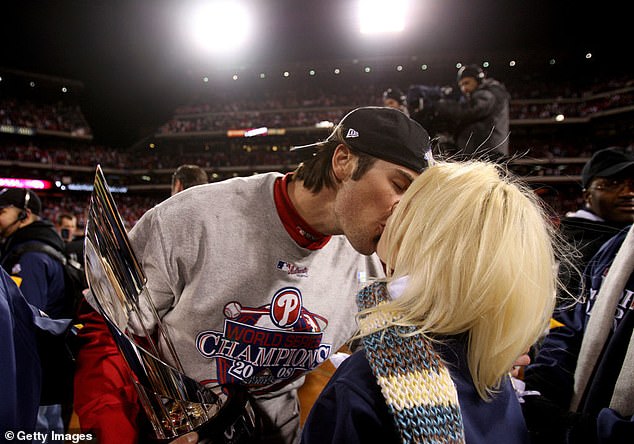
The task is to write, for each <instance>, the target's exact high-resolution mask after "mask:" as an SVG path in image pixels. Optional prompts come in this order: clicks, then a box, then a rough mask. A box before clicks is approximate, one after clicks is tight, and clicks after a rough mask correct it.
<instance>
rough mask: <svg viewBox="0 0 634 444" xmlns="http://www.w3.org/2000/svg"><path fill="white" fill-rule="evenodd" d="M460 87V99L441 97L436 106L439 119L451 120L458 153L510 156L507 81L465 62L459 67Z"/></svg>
mask: <svg viewBox="0 0 634 444" xmlns="http://www.w3.org/2000/svg"><path fill="white" fill-rule="evenodd" d="M458 86H459V87H460V90H461V91H462V94H463V97H462V98H461V100H459V101H455V100H450V99H446V100H445V99H441V100H439V101H438V102H435V103H434V104H433V107H434V111H435V113H436V115H437V117H438V118H439V119H441V120H448V121H451V122H452V126H453V127H454V139H455V140H454V143H455V144H456V146H457V148H458V149H459V150H460V151H459V153H461V154H464V155H466V156H467V157H474V156H476V157H483V156H484V157H489V158H492V159H496V158H499V157H500V156H502V155H504V156H506V155H508V153H509V102H510V95H509V93H508V92H507V90H506V87H505V86H504V84H502V83H501V82H499V81H498V80H496V79H493V78H488V77H487V76H486V74H485V72H484V71H483V70H482V68H481V67H480V66H478V65H465V66H463V67H462V68H460V70H458Z"/></svg>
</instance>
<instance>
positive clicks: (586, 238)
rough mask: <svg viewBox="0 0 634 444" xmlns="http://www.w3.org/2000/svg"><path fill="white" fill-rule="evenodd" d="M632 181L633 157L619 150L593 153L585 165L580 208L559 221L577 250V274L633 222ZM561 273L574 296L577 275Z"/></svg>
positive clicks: (633, 186) (633, 197)
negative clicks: (578, 254) (610, 239)
mask: <svg viewBox="0 0 634 444" xmlns="http://www.w3.org/2000/svg"><path fill="white" fill-rule="evenodd" d="M633 178H634V155H633V154H632V153H631V152H628V151H627V150H626V149H625V148H622V147H618V146H612V147H609V148H604V149H602V150H599V151H596V152H595V153H594V154H593V155H592V157H591V158H590V160H589V161H588V162H587V163H586V164H585V165H584V167H583V170H582V171H581V185H582V187H583V194H582V196H583V207H582V208H580V209H578V210H577V211H574V212H570V213H568V214H566V216H565V217H563V218H562V219H561V222H560V229H561V232H562V234H563V235H564V236H565V238H566V239H567V240H568V241H569V242H571V243H572V244H573V246H574V247H575V248H576V249H577V250H579V253H580V257H579V258H578V261H577V266H578V268H579V270H580V271H583V268H584V267H585V266H586V264H587V263H588V261H589V260H590V258H591V257H592V256H594V254H595V253H596V252H597V251H598V249H599V247H600V246H601V245H603V243H604V242H606V241H607V240H608V239H609V238H611V237H612V236H614V235H616V234H617V233H618V232H619V231H620V230H621V229H622V228H623V227H625V226H626V225H628V224H631V223H632V222H634V185H633V184H632V180H633ZM563 271H564V272H565V273H566V275H564V276H565V277H564V279H565V280H566V281H567V287H568V291H570V292H571V293H572V294H575V295H576V293H577V290H578V286H579V279H578V278H577V277H576V276H577V275H578V273H576V272H569V271H567V270H563ZM568 274H569V276H568Z"/></svg>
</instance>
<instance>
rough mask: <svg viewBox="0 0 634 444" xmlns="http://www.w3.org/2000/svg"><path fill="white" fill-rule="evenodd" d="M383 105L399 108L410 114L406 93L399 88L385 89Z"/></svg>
mask: <svg viewBox="0 0 634 444" xmlns="http://www.w3.org/2000/svg"><path fill="white" fill-rule="evenodd" d="M383 106H387V107H388V108H394V109H398V110H400V111H402V112H404V113H405V114H406V115H407V116H409V111H408V110H407V100H406V96H405V93H404V92H403V91H401V90H400V89H399V88H388V89H386V90H385V91H383Z"/></svg>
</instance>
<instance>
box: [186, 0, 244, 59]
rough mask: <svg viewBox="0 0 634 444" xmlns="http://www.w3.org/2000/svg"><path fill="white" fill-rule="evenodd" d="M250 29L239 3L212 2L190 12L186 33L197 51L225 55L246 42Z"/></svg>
mask: <svg viewBox="0 0 634 444" xmlns="http://www.w3.org/2000/svg"><path fill="white" fill-rule="evenodd" d="M252 25H253V20H252V18H251V11H250V10H249V8H247V7H246V6H245V5H244V4H243V3H242V2H239V1H227V0H212V1H207V2H205V3H201V4H199V5H198V7H197V8H194V9H193V10H192V11H191V16H190V19H189V26H188V27H187V29H188V30H189V31H190V33H191V37H192V40H193V41H194V43H195V44H196V45H197V47H198V48H200V49H202V50H204V51H206V52H209V53H215V54H225V53H230V52H232V51H235V50H236V49H238V48H240V47H242V46H243V45H244V44H245V43H246V42H247V41H248V39H249V37H250V35H251V30H252Z"/></svg>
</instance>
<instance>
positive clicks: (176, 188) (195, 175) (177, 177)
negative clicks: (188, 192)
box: [172, 165, 209, 196]
mask: <svg viewBox="0 0 634 444" xmlns="http://www.w3.org/2000/svg"><path fill="white" fill-rule="evenodd" d="M208 182H209V177H207V172H206V171H205V170H203V169H202V168H201V167H199V166H198V165H181V166H179V167H178V168H176V171H174V174H173V175H172V196H173V195H174V194H176V193H178V192H180V191H183V190H185V189H187V188H189V187H193V186H194V185H202V184H205V183H208Z"/></svg>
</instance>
